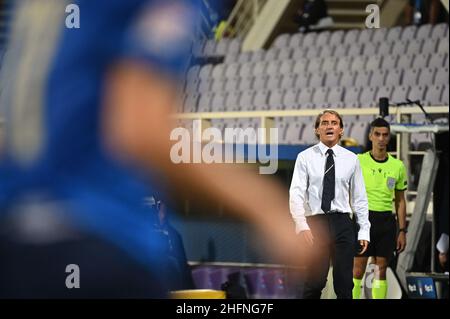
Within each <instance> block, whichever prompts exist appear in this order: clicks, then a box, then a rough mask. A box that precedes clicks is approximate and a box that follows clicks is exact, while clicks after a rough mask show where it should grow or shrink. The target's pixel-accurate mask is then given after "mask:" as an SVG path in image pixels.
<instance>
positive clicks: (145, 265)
mask: <svg viewBox="0 0 450 319" xmlns="http://www.w3.org/2000/svg"><path fill="white" fill-rule="evenodd" d="M68 4H69V2H66V1H62V0H40V1H35V0H23V1H18V2H17V3H16V7H15V17H14V21H13V24H12V27H11V36H10V42H9V45H8V51H7V53H6V55H5V58H4V59H3V62H2V64H3V65H2V87H1V99H0V102H1V104H0V112H1V115H0V116H2V117H3V118H4V133H3V135H4V139H3V141H2V142H0V150H1V151H0V297H8V298H9V297H11V298H16V297H18V298H21V297H25V298H29V297H31V298H34V297H36V298H48V297H63V298H66V297H67V298H70V297H94V298H98V297H151V298H164V297H166V296H167V290H168V286H167V282H164V280H162V278H166V277H167V276H165V275H163V274H164V272H165V271H166V269H164V266H163V265H164V264H165V262H166V256H165V254H164V253H163V251H164V239H163V238H160V237H159V236H158V232H155V231H154V224H155V218H157V216H154V215H151V214H149V211H148V209H147V208H146V207H145V205H143V198H144V197H145V196H147V195H148V194H155V193H158V192H159V191H160V190H161V189H170V190H171V194H177V192H178V191H183V190H186V189H187V190H191V191H193V192H194V193H195V194H197V195H200V196H202V198H208V199H209V200H212V201H219V202H224V203H227V206H228V207H230V208H231V209H232V210H233V211H234V212H235V213H236V214H238V215H240V216H243V217H244V218H246V219H247V220H248V221H249V222H251V223H253V225H255V227H256V228H257V229H258V230H260V231H262V233H263V234H266V235H267V236H270V241H268V248H269V249H270V251H271V252H273V253H274V255H275V256H276V257H283V258H284V259H282V260H283V261H288V262H292V263H295V262H297V261H298V259H297V257H298V254H296V252H297V253H298V248H296V244H297V243H296V239H295V237H293V236H292V235H293V233H294V232H293V225H292V224H291V222H290V219H289V209H288V200H287V196H286V195H285V192H284V191H283V190H282V189H281V188H280V187H279V186H278V185H277V184H275V182H272V181H269V180H267V179H263V178H262V177H260V176H257V175H255V174H253V173H250V172H248V171H246V170H243V169H237V168H236V167H231V166H225V165H219V164H217V165H206V164H195V165H193V164H183V165H180V164H179V165H175V164H173V163H172V162H171V161H170V156H169V154H170V148H171V145H172V144H171V141H170V140H169V136H170V132H171V129H172V128H173V127H174V123H172V122H173V121H172V120H171V117H170V116H171V115H172V114H173V113H174V112H175V109H176V105H177V84H178V83H179V80H180V78H181V76H182V74H183V70H184V69H185V67H186V62H187V53H188V49H189V46H190V44H191V41H192V36H193V30H194V24H195V22H196V21H197V16H198V11H197V10H196V8H197V4H196V3H195V1H193V0H192V1H188V0H186V1H163V0H160V1H156V0H153V1H150V0H126V1H124V0H95V1H92V0H77V1H75V0H72V1H71V4H76V5H77V6H78V8H79V14H80V16H79V18H80V19H79V21H80V25H79V28H68V27H67V25H66V21H65V19H66V16H67V13H66V12H65V10H66V6H67V5H68ZM275 224H276V227H274V225H275ZM149 234H153V235H151V236H150V235H149ZM149 237H150V238H149ZM269 243H270V245H269ZM73 264H75V265H76V266H78V267H79V274H78V278H75V277H76V276H77V274H75V273H72V272H71V271H70V270H67V269H73V268H70V267H69V268H67V266H68V265H73ZM74 276H75V277H74Z"/></svg>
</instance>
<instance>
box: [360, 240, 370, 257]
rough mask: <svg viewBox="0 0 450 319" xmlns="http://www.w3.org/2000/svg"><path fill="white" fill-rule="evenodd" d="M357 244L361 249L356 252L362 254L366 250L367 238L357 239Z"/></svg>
mask: <svg viewBox="0 0 450 319" xmlns="http://www.w3.org/2000/svg"><path fill="white" fill-rule="evenodd" d="M359 246H361V250H360V252H359V253H358V255H362V254H364V253H365V252H366V250H367V247H368V246H369V242H368V241H367V240H360V241H359Z"/></svg>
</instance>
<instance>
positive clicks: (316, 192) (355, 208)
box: [289, 142, 370, 241]
mask: <svg viewBox="0 0 450 319" xmlns="http://www.w3.org/2000/svg"><path fill="white" fill-rule="evenodd" d="M328 148H329V147H328V146H326V145H325V144H323V143H322V142H320V143H319V144H316V145H314V146H312V147H310V148H308V149H306V150H304V151H303V152H301V153H300V154H298V156H297V160H296V162H295V168H294V174H293V176H292V182H291V188H290V190H289V205H290V210H291V215H292V217H293V219H294V221H295V231H296V233H299V232H301V231H303V230H309V226H308V223H307V222H306V217H307V216H313V215H317V214H324V212H323V211H322V208H321V204H322V189H323V178H324V173H325V163H326V158H327V154H326V152H327V150H328ZM331 149H332V150H333V152H334V165H335V182H336V188H335V196H334V199H333V200H332V201H331V210H332V211H339V212H343V213H350V212H353V213H354V215H356V221H357V222H358V224H359V226H360V229H359V232H358V240H367V241H369V240H370V222H369V208H368V207H369V205H368V202H367V195H366V188H365V186H364V179H363V176H362V173H361V167H360V165H359V161H358V157H357V156H356V154H354V153H352V152H350V151H348V150H347V149H345V148H343V147H341V146H339V145H337V144H336V145H335V146H333V147H332V148H331Z"/></svg>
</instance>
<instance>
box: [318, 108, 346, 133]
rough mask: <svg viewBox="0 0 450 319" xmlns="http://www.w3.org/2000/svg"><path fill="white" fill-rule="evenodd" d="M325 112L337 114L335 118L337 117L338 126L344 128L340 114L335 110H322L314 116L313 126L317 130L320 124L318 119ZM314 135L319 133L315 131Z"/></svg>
mask: <svg viewBox="0 0 450 319" xmlns="http://www.w3.org/2000/svg"><path fill="white" fill-rule="evenodd" d="M326 113H329V114H334V115H336V116H337V118H338V119H339V127H340V128H344V121H342V116H341V115H340V114H339V113H338V112H336V111H335V110H323V111H322V112H320V113H319V115H317V117H316V123H315V125H314V128H315V129H316V130H317V129H318V128H319V125H320V119H321V118H322V116H324V115H325V114H326ZM316 137H317V138H318V137H319V134H317V133H316Z"/></svg>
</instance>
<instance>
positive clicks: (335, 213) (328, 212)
mask: <svg viewBox="0 0 450 319" xmlns="http://www.w3.org/2000/svg"><path fill="white" fill-rule="evenodd" d="M337 214H350V213H345V212H340V211H338V210H329V211H327V212H326V213H325V215H337Z"/></svg>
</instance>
